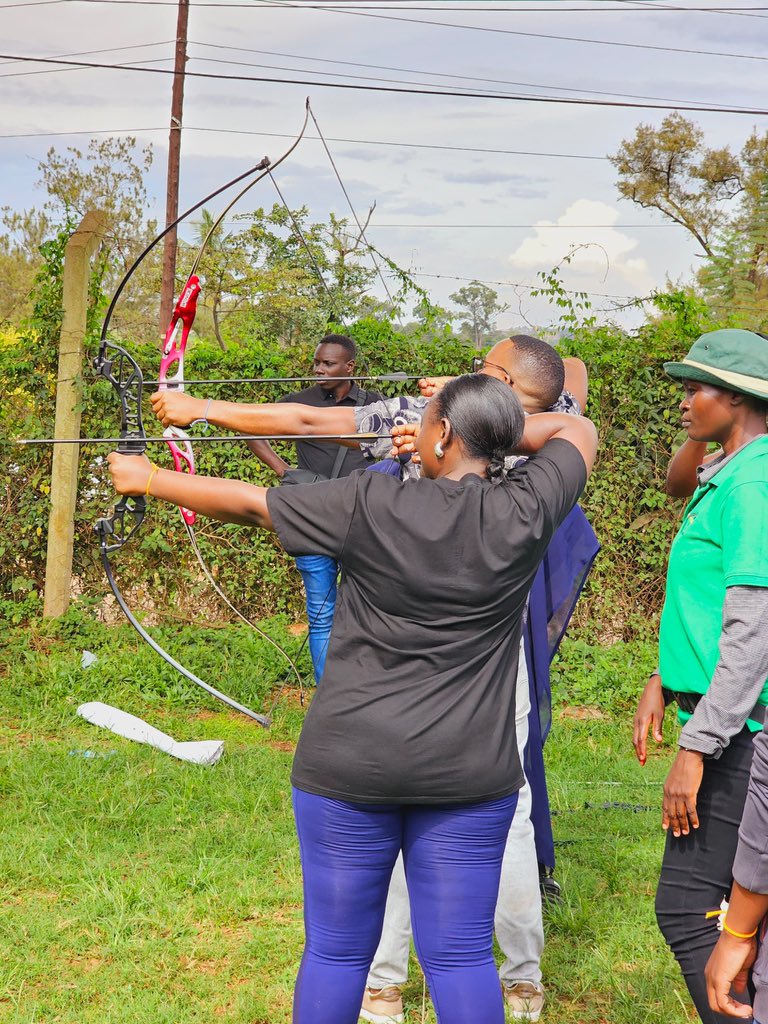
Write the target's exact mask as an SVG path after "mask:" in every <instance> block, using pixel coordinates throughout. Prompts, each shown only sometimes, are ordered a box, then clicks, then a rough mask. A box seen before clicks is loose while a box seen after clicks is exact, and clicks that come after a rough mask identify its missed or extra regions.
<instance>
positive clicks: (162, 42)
mask: <svg viewBox="0 0 768 1024" xmlns="http://www.w3.org/2000/svg"><path fill="white" fill-rule="evenodd" d="M46 2H48V0H46ZM57 2H58V0H57ZM36 6H39V5H36ZM175 41H176V40H175V39H159V40H158V41H157V42H156V43H134V44H133V45H132V46H107V47H105V48H104V49H102V50H77V51H75V53H58V54H56V55H55V57H57V58H58V57H64V58H68V57H90V56H93V54H95V53H120V52H121V51H123V50H143V49H144V48H145V47H150V46H170V44H171V43H174V42H175ZM19 63H23V61H16V60H6V61H3V62H2V63H0V68H4V67H7V66H8V65H9V64H19ZM9 77H10V76H9Z"/></svg>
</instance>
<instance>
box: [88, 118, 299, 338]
mask: <svg viewBox="0 0 768 1024" xmlns="http://www.w3.org/2000/svg"><path fill="white" fill-rule="evenodd" d="M308 118H309V100H307V101H306V113H305V115H304V124H303V125H302V127H301V132H300V133H299V135H298V136H297V137H296V138H295V139H294V141H293V142H292V143H291V145H290V146H289V147H288V149H287V150H286V151H285V153H283V154H282V155H281V156H279V157H278V158H277V160H275V161H274V163H272V162H271V161H270V159H269V157H266V156H265V157H263V159H261V160H260V161H259V162H258V163H257V164H254V166H253V167H249V168H248V170H247V171H243V173H242V174H238V175H237V177H236V178H232V179H231V180H230V181H228V182H226V184H224V185H220V186H219V188H217V189H214V191H213V192H210V193H209V194H208V195H207V196H205V197H204V198H203V199H200V200H199V201H198V202H196V203H195V204H194V205H193V206H190V207H189V209H187V210H185V211H184V213H182V214H180V215H179V216H178V217H177V218H176V220H174V221H171V223H170V224H168V225H167V226H166V227H165V228H163V230H162V231H161V232H160V234H159V235H157V236H156V237H155V238H153V239H152V241H151V242H150V243H149V245H147V246H146V248H144V249H143V250H142V252H141V253H140V254H139V255H138V256H137V257H136V259H135V260H134V261H133V263H132V264H131V266H130V267H129V268H128V270H127V271H126V272H125V274H124V275H123V278H122V280H121V281H120V283H119V285H118V286H117V288H116V289H115V294H114V295H113V296H112V299H111V301H110V303H109V306H108V307H107V312H106V314H105V316H104V323H103V325H102V328H101V345H102V346H104V345H106V339H107V332H108V330H109V325H110V323H111V321H112V315H113V313H114V311H115V307H116V306H117V302H118V300H119V298H120V296H121V295H122V293H123V289H124V288H125V286H126V285H127V284H128V282H129V281H130V279H131V278H132V277H133V275H134V274H135V273H136V271H137V270H138V268H139V266H140V265H141V263H142V262H143V260H144V259H145V258H146V257H147V256H148V255H149V253H150V252H152V250H153V249H154V248H155V246H156V245H158V243H159V242H161V241H162V240H163V239H164V238H165V236H166V235H167V234H168V232H169V231H173V229H174V228H175V227H177V226H178V225H179V224H180V223H181V222H182V221H183V220H185V219H186V218H187V217H189V215H190V214H192V213H194V212H195V211H196V210H199V209H200V207H201V206H205V204H206V203H208V202H210V201H211V199H215V198H216V196H219V195H221V193H222V192H226V191H227V189H229V188H232V186H233V185H237V184H238V183H239V182H241V181H244V180H245V179H246V178H250V177H251V176H252V175H254V174H258V172H259V171H261V172H263V173H262V174H260V175H259V176H258V177H257V178H256V179H255V180H254V181H252V182H250V184H249V186H248V187H249V188H250V187H251V186H252V185H255V184H256V182H257V181H261V179H262V178H264V177H265V176H266V174H267V172H268V170H269V168H270V167H278V166H279V165H280V164H281V163H282V162H283V160H286V159H287V158H288V157H289V156H290V155H291V153H292V152H293V151H294V149H296V147H297V146H298V144H299V143H300V142H301V140H302V138H303V137H304V132H305V131H306V128H307V120H308ZM247 191H248V189H244V190H243V193H241V194H244V193H245V192H247ZM238 198H239V197H238ZM216 226H218V224H217V225H216Z"/></svg>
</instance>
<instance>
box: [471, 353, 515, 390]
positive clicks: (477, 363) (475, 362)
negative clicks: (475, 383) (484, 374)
mask: <svg viewBox="0 0 768 1024" xmlns="http://www.w3.org/2000/svg"><path fill="white" fill-rule="evenodd" d="M486 366H492V367H493V369H494V370H499V371H500V372H501V373H502V374H503V375H504V383H505V384H509V385H510V386H511V385H512V377H511V376H510V374H509V371H508V370H505V369H504V367H503V366H499V364H498V363H489V362H488V360H487V359H483V357H482V356H474V358H473V359H472V373H480V371H481V370H484V369H485V368H486Z"/></svg>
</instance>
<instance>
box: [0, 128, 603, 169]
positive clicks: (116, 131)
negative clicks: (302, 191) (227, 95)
mask: <svg viewBox="0 0 768 1024" xmlns="http://www.w3.org/2000/svg"><path fill="white" fill-rule="evenodd" d="M166 130H167V129H166V128H165V127H162V128H99V129H96V130H91V131H77V132H74V131H72V132H20V133H11V134H7V135H3V134H0V139H47V138H56V137H59V136H67V135H129V134H134V133H136V134H139V133H141V132H165V131H166ZM183 130H184V131H186V132H213V133H215V134H219V135H250V136H257V137H264V138H270V139H288V138H292V136H289V135H287V134H286V133H285V132H249V131H247V130H246V129H244V128H201V127H195V126H191V125H188V124H185V125H184V128H183ZM327 138H328V141H329V142H344V143H347V144H349V145H356V146H385V147H397V148H401V149H426V150H437V151H439V152H448V153H489V154H492V155H500V156H543V157H557V158H562V159H566V160H601V161H607V160H608V157H607V156H590V155H588V154H586V153H547V152H541V151H538V150H531V149H489V148H484V147H479V146H440V145H437V144H436V143H428V142H394V141H392V140H388V139H341V138H331V136H330V135H329V136H327ZM304 139H305V141H308V142H319V141H320V139H319V138H318V137H317V136H316V135H305V136H304Z"/></svg>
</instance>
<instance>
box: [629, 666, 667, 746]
mask: <svg viewBox="0 0 768 1024" xmlns="http://www.w3.org/2000/svg"><path fill="white" fill-rule="evenodd" d="M663 724H664V695H663V693H662V692H661V676H660V675H659V673H658V672H654V673H653V675H652V676H651V677H650V679H649V680H648V682H647V683H646V684H645V689H644V690H643V694H642V696H641V697H640V701H639V703H638V705H637V711H636V712H635V718H634V722H633V731H632V745H633V746H634V748H635V754H636V755H637V760H638V761H639V762H640V764H645V762H646V760H647V759H648V749H647V744H648V731H649V730H651V732H652V735H653V738H654V739H655V740H656V742H657V743H661V742H662V741H663V736H662V732H661V727H662V725H663Z"/></svg>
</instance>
